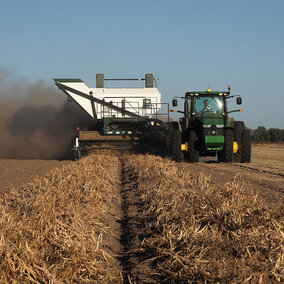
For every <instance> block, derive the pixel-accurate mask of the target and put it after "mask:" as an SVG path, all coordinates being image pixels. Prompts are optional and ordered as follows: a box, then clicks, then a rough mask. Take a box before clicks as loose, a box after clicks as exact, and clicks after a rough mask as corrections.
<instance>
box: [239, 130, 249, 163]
mask: <svg viewBox="0 0 284 284" xmlns="http://www.w3.org/2000/svg"><path fill="white" fill-rule="evenodd" d="M250 161H251V135H250V131H249V129H243V132H242V159H241V162H242V163H250Z"/></svg>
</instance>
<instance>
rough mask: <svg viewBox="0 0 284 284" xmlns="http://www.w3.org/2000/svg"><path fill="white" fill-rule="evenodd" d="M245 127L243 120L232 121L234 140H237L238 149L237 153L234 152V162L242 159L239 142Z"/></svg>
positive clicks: (240, 142)
mask: <svg viewBox="0 0 284 284" xmlns="http://www.w3.org/2000/svg"><path fill="white" fill-rule="evenodd" d="M244 128H245V124H244V122H243V121H235V123H234V141H237V143H238V146H239V149H238V152H237V153H234V162H235V163H240V162H241V160H242V153H241V144H242V133H243V129H244Z"/></svg>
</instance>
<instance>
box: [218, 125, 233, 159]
mask: <svg viewBox="0 0 284 284" xmlns="http://www.w3.org/2000/svg"><path fill="white" fill-rule="evenodd" d="M224 136H225V143H224V149H223V150H222V151H221V152H218V161H219V162H224V163H231V162H233V142H234V141H233V130H232V129H225V133H224Z"/></svg>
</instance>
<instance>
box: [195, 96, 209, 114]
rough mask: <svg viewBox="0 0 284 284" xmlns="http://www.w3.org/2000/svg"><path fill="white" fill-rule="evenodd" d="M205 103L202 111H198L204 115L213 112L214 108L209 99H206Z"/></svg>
mask: <svg viewBox="0 0 284 284" xmlns="http://www.w3.org/2000/svg"><path fill="white" fill-rule="evenodd" d="M203 103H204V107H203V109H202V110H201V111H200V112H198V114H201V115H203V114H204V113H205V112H213V108H212V106H211V105H210V104H209V101H208V100H207V99H206V100H204V101H203Z"/></svg>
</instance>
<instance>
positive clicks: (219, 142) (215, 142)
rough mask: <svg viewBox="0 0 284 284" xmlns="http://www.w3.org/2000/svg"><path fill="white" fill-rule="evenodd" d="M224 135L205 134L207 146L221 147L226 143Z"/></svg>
mask: <svg viewBox="0 0 284 284" xmlns="http://www.w3.org/2000/svg"><path fill="white" fill-rule="evenodd" d="M224 142H225V140H224V136H219V135H218V136H216V135H214V136H213V135H212V136H205V147H206V148H207V147H214V146H215V147H220V146H222V147H223V145H224Z"/></svg>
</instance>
